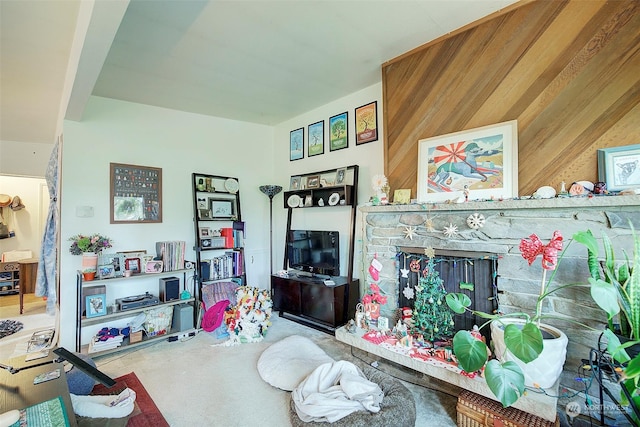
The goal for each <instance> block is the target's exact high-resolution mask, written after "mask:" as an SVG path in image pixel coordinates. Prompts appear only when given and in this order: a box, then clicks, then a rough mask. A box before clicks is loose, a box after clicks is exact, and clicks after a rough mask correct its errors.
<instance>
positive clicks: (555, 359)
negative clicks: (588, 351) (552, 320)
mask: <svg viewBox="0 0 640 427" xmlns="http://www.w3.org/2000/svg"><path fill="white" fill-rule="evenodd" d="M500 322H502V323H503V324H501V323H500ZM500 322H498V321H495V320H494V321H493V322H491V340H492V341H493V345H494V350H495V353H496V357H497V358H498V360H500V361H501V362H504V361H512V362H515V363H516V364H517V365H518V366H520V369H522V372H523V373H524V383H525V385H526V386H529V387H540V388H549V387H552V386H553V385H554V384H555V383H556V381H557V380H558V378H560V374H562V368H563V366H564V361H565V360H566V356H567V343H568V342H569V339H568V338H567V336H566V335H565V334H564V333H563V332H562V331H561V330H560V329H557V328H554V327H553V326H551V325H546V324H544V323H543V324H540V326H539V328H540V331H541V332H542V337H543V347H542V353H540V355H539V356H538V357H537V358H536V359H535V360H533V361H531V362H529V363H524V362H522V361H521V360H520V359H518V358H516V357H515V356H514V355H513V354H511V352H510V351H507V348H506V346H505V344H504V327H505V326H506V325H505V324H508V323H513V324H516V325H524V323H525V321H524V320H522V319H500Z"/></svg>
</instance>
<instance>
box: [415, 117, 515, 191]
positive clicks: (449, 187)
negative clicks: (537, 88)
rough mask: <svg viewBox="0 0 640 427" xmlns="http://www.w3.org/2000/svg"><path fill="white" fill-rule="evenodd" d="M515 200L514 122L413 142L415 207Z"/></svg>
mask: <svg viewBox="0 0 640 427" xmlns="http://www.w3.org/2000/svg"><path fill="white" fill-rule="evenodd" d="M517 195H518V123H517V121H516V120H512V121H508V122H503V123H498V124H495V125H489V126H483V127H480V128H475V129H469V130H464V131H460V132H455V133H450V134H446V135H440V136H436V137H432V138H426V139H421V140H420V141H418V202H420V203H424V202H444V201H458V200H470V201H471V200H500V199H508V198H512V197H517Z"/></svg>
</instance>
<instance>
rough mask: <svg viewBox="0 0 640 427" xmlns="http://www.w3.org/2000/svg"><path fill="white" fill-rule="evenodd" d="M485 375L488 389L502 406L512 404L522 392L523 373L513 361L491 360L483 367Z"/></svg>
mask: <svg viewBox="0 0 640 427" xmlns="http://www.w3.org/2000/svg"><path fill="white" fill-rule="evenodd" d="M485 376H486V378H487V385H488V386H489V389H490V390H491V391H492V392H493V394H495V395H496V397H497V398H498V400H499V401H500V402H502V406H504V407H507V406H511V405H513V404H514V403H515V402H516V401H517V400H518V399H520V396H522V395H523V394H524V375H523V374H522V371H521V370H520V367H519V366H518V365H517V364H516V363H515V362H504V363H500V362H498V361H497V360H495V359H494V360H491V361H489V363H487V366H486V368H485Z"/></svg>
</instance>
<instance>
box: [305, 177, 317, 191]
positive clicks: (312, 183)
mask: <svg viewBox="0 0 640 427" xmlns="http://www.w3.org/2000/svg"><path fill="white" fill-rule="evenodd" d="M306 188H320V175H310V176H308V177H307V185H306Z"/></svg>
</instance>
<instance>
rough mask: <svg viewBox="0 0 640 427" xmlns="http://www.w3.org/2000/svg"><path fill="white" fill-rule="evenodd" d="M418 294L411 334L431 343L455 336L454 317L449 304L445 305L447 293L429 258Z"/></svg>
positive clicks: (420, 280) (417, 287)
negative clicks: (419, 335)
mask: <svg viewBox="0 0 640 427" xmlns="http://www.w3.org/2000/svg"><path fill="white" fill-rule="evenodd" d="M416 292H417V293H416V301H415V304H414V307H413V314H412V320H413V328H412V330H411V333H412V334H421V335H422V336H423V337H424V339H426V340H429V341H436V340H439V339H443V338H448V337H450V336H451V335H452V334H453V325H454V322H453V317H452V314H451V310H450V309H449V307H448V306H447V304H444V302H445V299H446V296H447V291H446V290H445V289H444V284H443V281H442V279H441V278H440V274H439V273H438V271H437V270H436V269H435V262H434V261H433V259H432V258H429V261H428V263H427V265H426V267H425V269H424V271H423V274H422V276H421V277H420V278H419V279H418V286H416Z"/></svg>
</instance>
